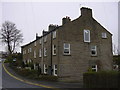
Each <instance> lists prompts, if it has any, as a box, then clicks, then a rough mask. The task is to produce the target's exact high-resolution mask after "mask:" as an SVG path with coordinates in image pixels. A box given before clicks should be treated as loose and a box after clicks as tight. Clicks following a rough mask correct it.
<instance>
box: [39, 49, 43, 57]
mask: <svg viewBox="0 0 120 90" xmlns="http://www.w3.org/2000/svg"><path fill="white" fill-rule="evenodd" d="M39 57H42V50H41V49H40V50H39Z"/></svg>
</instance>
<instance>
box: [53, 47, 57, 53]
mask: <svg viewBox="0 0 120 90" xmlns="http://www.w3.org/2000/svg"><path fill="white" fill-rule="evenodd" d="M53 55H56V45H53Z"/></svg>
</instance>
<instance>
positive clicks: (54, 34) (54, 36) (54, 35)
mask: <svg viewBox="0 0 120 90" xmlns="http://www.w3.org/2000/svg"><path fill="white" fill-rule="evenodd" d="M55 38H56V31H53V39H55Z"/></svg>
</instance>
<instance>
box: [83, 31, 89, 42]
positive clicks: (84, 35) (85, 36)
mask: <svg viewBox="0 0 120 90" xmlns="http://www.w3.org/2000/svg"><path fill="white" fill-rule="evenodd" d="M86 31H87V32H88V35H89V36H88V40H86ZM84 42H87V43H90V30H86V29H85V30H84Z"/></svg>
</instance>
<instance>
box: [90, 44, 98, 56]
mask: <svg viewBox="0 0 120 90" xmlns="http://www.w3.org/2000/svg"><path fill="white" fill-rule="evenodd" d="M92 47H94V49H93V48H92ZM92 51H95V54H92ZM91 56H97V46H95V45H93V46H91Z"/></svg>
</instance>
